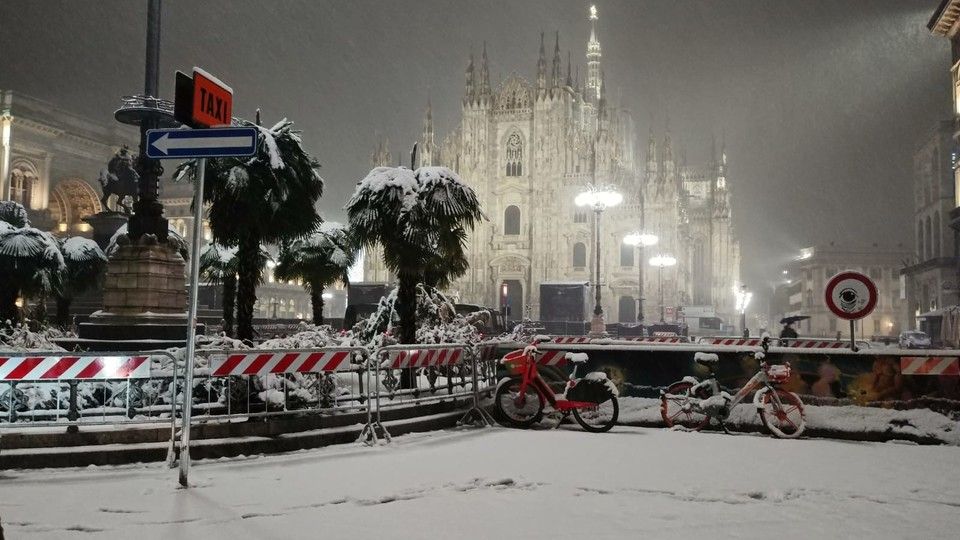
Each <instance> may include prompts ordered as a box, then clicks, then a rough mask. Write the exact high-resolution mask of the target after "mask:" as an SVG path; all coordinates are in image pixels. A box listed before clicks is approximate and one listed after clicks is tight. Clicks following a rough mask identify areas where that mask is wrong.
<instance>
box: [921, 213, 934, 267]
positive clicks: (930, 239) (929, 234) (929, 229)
mask: <svg viewBox="0 0 960 540" xmlns="http://www.w3.org/2000/svg"><path fill="white" fill-rule="evenodd" d="M926 241H927V245H926V248H925V249H924V252H923V253H924V256H923V258H924V259H930V258H932V257H933V223H932V222H931V221H930V216H927V238H926Z"/></svg>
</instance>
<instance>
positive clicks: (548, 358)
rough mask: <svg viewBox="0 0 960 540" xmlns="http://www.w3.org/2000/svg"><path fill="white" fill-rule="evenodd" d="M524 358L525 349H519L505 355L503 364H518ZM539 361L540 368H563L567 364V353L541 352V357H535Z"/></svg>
mask: <svg viewBox="0 0 960 540" xmlns="http://www.w3.org/2000/svg"><path fill="white" fill-rule="evenodd" d="M522 357H523V349H517V350H515V351H510V352H508V353H507V354H506V355H504V357H503V360H501V362H503V363H504V364H508V363H512V362H517V361H519V360H520V359H521V358H522ZM535 358H536V359H537V365H539V366H557V367H563V366H565V365H566V364H567V351H555V350H546V351H540V354H539V355H535Z"/></svg>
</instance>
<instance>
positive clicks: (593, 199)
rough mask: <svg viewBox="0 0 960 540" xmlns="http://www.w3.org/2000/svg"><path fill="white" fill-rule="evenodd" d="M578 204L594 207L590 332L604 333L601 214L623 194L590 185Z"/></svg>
mask: <svg viewBox="0 0 960 540" xmlns="http://www.w3.org/2000/svg"><path fill="white" fill-rule="evenodd" d="M573 202H574V203H575V204H576V205H577V206H589V207H592V208H593V215H594V229H595V230H596V236H595V237H594V248H593V251H594V253H596V254H597V266H596V274H595V275H594V276H595V282H594V289H595V290H596V294H595V298H596V304H595V305H594V308H593V319H592V320H591V321H590V334H592V335H604V334H606V331H607V325H606V324H605V323H604V321H603V308H602V307H600V214H602V213H603V211H604V210H606V209H607V208H611V207H614V206H616V205H618V204H620V203H621V202H623V195H621V194H620V193H618V192H617V191H616V190H614V189H613V188H612V187H605V186H600V185H595V184H592V185H588V186H587V189H586V190H585V191H583V192H581V193H580V194H579V195H577V197H576V198H575V199H574V200H573Z"/></svg>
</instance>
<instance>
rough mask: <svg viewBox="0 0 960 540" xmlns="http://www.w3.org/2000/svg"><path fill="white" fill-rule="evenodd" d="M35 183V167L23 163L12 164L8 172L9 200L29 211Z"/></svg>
mask: <svg viewBox="0 0 960 540" xmlns="http://www.w3.org/2000/svg"><path fill="white" fill-rule="evenodd" d="M37 182H39V175H38V174H37V169H36V167H34V166H33V165H32V164H31V163H29V162H25V161H21V162H18V163H14V165H13V170H11V171H10V200H12V201H16V202H18V203H20V204H22V205H23V207H24V208H28V209H29V208H30V203H31V202H32V199H33V197H32V195H33V189H34V186H35V185H36V184H37Z"/></svg>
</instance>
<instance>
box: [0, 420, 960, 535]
mask: <svg viewBox="0 0 960 540" xmlns="http://www.w3.org/2000/svg"><path fill="white" fill-rule="evenodd" d="M957 463H960V448H958V447H955V446H915V445H912V444H902V443H852V442H839V441H832V440H824V439H811V440H793V441H789V440H786V441H785V440H775V439H772V438H770V437H767V436H762V435H734V436H731V435H724V434H720V433H687V432H678V431H669V430H663V429H645V428H629V427H617V428H614V430H613V431H612V432H610V433H608V434H589V433H585V432H582V431H580V430H578V429H576V428H573V427H570V428H566V427H564V428H563V429H559V430H530V431H518V430H509V429H504V428H491V429H477V430H451V431H441V432H434V433H427V434H418V435H409V436H405V437H398V438H396V439H395V440H394V443H393V444H392V445H390V446H382V447H377V448H366V447H362V446H355V445H345V446H335V447H328V448H324V449H319V450H311V451H304V452H299V453H294V454H287V455H282V456H270V457H253V458H238V459H231V460H221V461H216V462H201V463H196V464H195V466H194V468H193V469H192V476H191V480H192V483H193V484H194V485H193V487H192V488H190V489H186V490H184V489H178V488H177V474H176V471H175V470H170V469H166V468H165V467H163V466H161V465H159V464H151V465H146V466H142V465H141V466H126V467H115V468H114V467H103V468H90V469H72V470H53V469H48V470H42V471H22V472H21V471H5V472H0V516H2V523H3V526H4V528H5V533H6V535H7V536H6V537H7V539H8V540H9V539H17V540H19V539H22V538H35V539H39V538H56V539H64V538H85V539H90V538H136V539H137V540H148V539H160V538H163V539H171V538H206V539H216V538H224V539H231V540H239V539H241V538H243V539H247V538H277V539H291V538H321V537H323V538H361V539H363V538H438V539H439V538H442V539H448V540H449V539H456V540H461V539H464V538H544V539H547V538H549V539H556V538H681V537H696V538H704V537H709V538H767V539H769V538H798V539H799V538H804V539H812V538H925V539H931V538H956V534H957V531H958V530H960V468H958V467H957Z"/></svg>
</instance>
